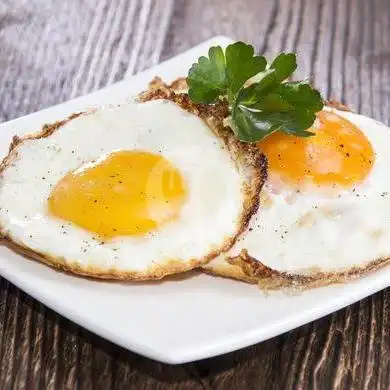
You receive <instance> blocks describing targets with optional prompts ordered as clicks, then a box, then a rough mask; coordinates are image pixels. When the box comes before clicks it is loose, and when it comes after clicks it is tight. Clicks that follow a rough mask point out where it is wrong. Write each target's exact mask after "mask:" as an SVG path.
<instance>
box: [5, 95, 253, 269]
mask: <svg viewBox="0 0 390 390" xmlns="http://www.w3.org/2000/svg"><path fill="white" fill-rule="evenodd" d="M115 150H142V151H148V152H151V153H156V154H160V155H162V156H164V157H165V158H166V159H168V160H169V161H170V162H171V163H172V164H173V165H174V166H175V167H176V168H178V169H179V171H180V172H181V174H182V176H183V178H184V181H185V183H186V186H187V189H188V191H187V192H188V197H187V200H186V202H185V204H184V206H183V208H182V210H181V214H180V217H179V218H178V219H177V220H176V221H174V222H171V223H168V224H166V225H163V226H161V227H160V228H159V229H157V230H156V231H153V232H150V233H148V234H146V235H143V236H122V237H117V238H113V239H111V240H108V241H107V242H105V243H102V242H101V241H100V240H97V239H96V237H94V235H93V234H92V233H91V232H89V231H86V230H83V229H81V228H79V227H77V226H75V225H73V224H71V223H68V222H67V221H63V220H60V219H57V218H55V217H53V216H51V215H49V214H48V211H47V198H48V196H49V194H50V192H51V190H52V189H53V188H54V187H55V185H56V184H57V183H58V182H59V180H60V179H61V178H62V177H63V176H64V175H66V174H67V173H68V172H70V171H73V170H74V169H76V168H77V167H79V166H80V165H81V164H84V163H86V162H89V161H92V160H96V159H98V158H101V156H104V155H105V154H107V153H111V152H112V151H115ZM7 160H8V161H7V166H6V168H5V169H4V170H3V172H2V175H1V181H0V205H1V209H0V226H1V233H2V234H3V236H7V237H12V240H13V241H14V242H16V243H18V244H19V245H22V246H23V247H25V248H28V249H30V250H32V251H33V252H37V253H41V254H44V255H45V256H46V257H49V258H51V259H56V258H57V259H59V258H61V264H62V265H68V266H70V267H71V268H73V269H78V270H79V271H80V270H81V271H82V273H87V274H88V272H89V271H88V270H92V269H93V270H95V271H96V270H97V272H98V273H103V274H104V273H110V275H115V274H118V275H120V274H121V273H122V274H126V273H127V274H133V275H135V276H137V275H138V276H140V277H148V276H151V277H152V276H156V275H155V274H153V272H154V271H151V269H152V268H153V267H160V271H161V267H162V268H164V267H165V268H164V270H163V271H162V272H160V273H159V274H158V275H157V276H161V275H162V274H165V273H172V272H173V271H175V270H177V269H178V267H177V263H178V262H179V263H182V264H184V266H183V267H182V269H186V267H187V268H193V267H194V266H196V265H199V264H200V263H201V262H204V261H205V259H206V258H207V256H210V254H211V253H212V252H213V251H215V250H220V249H221V247H222V246H223V245H225V244H226V240H229V239H231V238H232V237H234V236H235V234H236V233H237V232H238V229H239V223H240V218H241V217H242V213H243V207H244V201H245V196H246V195H245V191H244V188H245V185H247V184H248V183H247V177H245V175H244V174H243V172H242V171H241V170H240V167H239V166H238V165H237V162H236V161H234V159H233V158H232V156H231V155H230V153H229V151H228V150H227V148H226V147H225V145H224V144H223V142H222V141H221V140H220V139H219V138H217V137H215V136H214V134H213V133H212V131H211V130H210V128H209V127H208V126H206V125H205V124H204V122H203V121H202V120H201V119H200V118H198V117H197V116H195V115H193V114H190V113H188V112H187V111H184V110H183V109H181V108H179V107H178V106H177V105H175V104H174V103H172V102H169V101H164V100H156V101H151V102H147V103H131V104H126V105H123V106H120V107H114V108H107V109H102V110H97V111H95V112H93V113H89V114H86V115H81V116H80V117H78V118H76V119H73V120H70V121H69V122H67V123H66V124H64V125H63V126H62V127H61V128H60V129H58V130H57V131H55V132H54V133H53V134H51V135H50V136H48V137H45V138H39V139H25V140H24V141H23V142H22V143H20V144H19V145H18V146H17V147H16V148H15V149H14V150H13V151H12V152H11V154H10V155H9V156H8V159H7ZM172 260H174V261H175V262H176V263H175V264H176V265H175V266H174V267H173V268H174V269H169V267H170V262H172ZM53 261H55V260H53ZM185 264H187V266H186V265H185ZM179 268H180V266H179Z"/></svg>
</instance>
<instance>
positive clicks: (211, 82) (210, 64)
mask: <svg viewBox="0 0 390 390" xmlns="http://www.w3.org/2000/svg"><path fill="white" fill-rule="evenodd" d="M296 68H297V62H296V56H295V54H293V53H281V54H279V55H278V56H277V57H276V58H275V60H274V61H273V62H272V63H271V64H270V65H267V60H266V59H265V58H264V57H263V56H257V55H255V54H254V49H253V47H252V46H251V45H247V44H245V43H243V42H236V43H233V44H231V45H229V46H227V48H226V50H225V52H224V51H223V49H222V48H221V47H220V46H214V47H211V48H210V49H209V53H208V57H200V58H199V59H198V62H197V63H195V64H193V65H192V67H191V69H190V71H189V73H188V77H187V83H188V86H189V91H188V94H189V97H190V99H191V100H192V101H193V102H194V103H204V104H212V103H216V102H218V101H219V100H220V99H226V100H227V101H228V103H229V108H230V112H231V126H232V128H233V131H234V133H235V134H236V136H237V137H238V138H239V139H240V140H241V141H245V142H255V141H258V140H261V139H262V138H264V137H266V136H268V135H270V134H271V133H273V132H275V131H283V132H285V133H289V134H293V135H296V136H299V137H308V136H310V135H312V134H313V133H311V132H309V131H307V129H309V128H310V126H311V125H312V124H313V122H314V120H315V114H316V112H318V111H320V110H321V109H322V107H323V105H324V103H323V100H322V98H321V95H320V93H319V92H318V91H317V90H315V89H313V88H312V87H311V86H310V84H308V83H307V82H305V81H298V82H297V81H293V82H290V81H285V80H286V79H288V78H289V77H290V76H291V75H292V74H293V73H294V71H295V70H296ZM254 76H256V77H254ZM252 77H254V78H255V81H254V82H253V83H251V84H250V85H249V86H246V82H247V81H248V80H249V79H251V78H252Z"/></svg>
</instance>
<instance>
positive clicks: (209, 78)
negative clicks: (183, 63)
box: [187, 46, 227, 104]
mask: <svg viewBox="0 0 390 390" xmlns="http://www.w3.org/2000/svg"><path fill="white" fill-rule="evenodd" d="M187 83H188V86H189V91H188V95H189V97H190V99H191V100H192V101H193V102H195V103H205V104H208V103H212V102H213V101H215V100H216V99H217V98H218V97H219V96H221V95H224V94H225V93H226V88H227V80H226V62H225V55H224V53H223V50H222V48H221V47H220V46H215V47H210V49H209V58H207V57H200V58H199V60H198V62H197V63H196V64H193V65H192V67H191V69H190V71H189V73H188V77H187Z"/></svg>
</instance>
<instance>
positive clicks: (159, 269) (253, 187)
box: [0, 78, 266, 281]
mask: <svg viewBox="0 0 390 390" xmlns="http://www.w3.org/2000/svg"><path fill="white" fill-rule="evenodd" d="M184 82H185V80H184ZM174 85H175V87H179V86H183V79H178V80H177V81H176V82H174ZM155 99H167V100H170V101H172V102H174V103H176V104H177V105H179V106H180V107H182V108H183V109H185V110H187V111H189V112H191V113H193V114H195V115H198V116H199V117H200V118H202V119H203V120H204V121H206V122H207V124H208V125H209V126H210V128H211V129H212V130H213V131H214V132H215V133H216V134H217V135H218V136H219V137H221V138H222V140H223V141H224V142H225V144H226V145H227V147H228V149H229V150H230V151H232V152H233V153H232V156H238V155H240V156H243V158H244V159H245V162H246V164H248V165H249V166H250V167H251V168H252V169H253V179H252V180H251V184H250V185H248V186H247V187H246V188H245V201H244V211H243V213H242V215H241V218H240V220H239V223H238V228H237V231H236V233H235V235H233V236H232V237H228V238H225V240H224V241H223V242H222V244H221V245H220V246H219V248H217V249H215V250H214V251H211V252H210V253H209V254H208V255H207V256H204V257H202V258H200V259H199V258H198V259H190V260H188V261H186V262H185V263H183V262H181V261H179V260H177V259H170V260H167V261H166V262H165V263H164V264H158V265H157V264H156V265H154V266H152V267H150V268H149V269H147V270H145V271H142V272H138V271H129V272H118V271H117V270H114V269H113V270H106V269H100V268H99V267H96V266H95V267H92V266H90V267H81V266H80V265H79V264H77V262H73V263H72V262H69V260H65V259H64V258H62V257H53V256H50V255H49V254H47V253H43V252H39V251H37V250H33V249H31V248H28V247H27V246H25V245H24V244H23V243H21V242H18V241H17V240H16V239H15V238H13V237H12V236H11V235H10V234H8V233H6V232H5V231H4V229H3V228H2V227H1V226H0V237H1V239H2V243H3V244H4V245H6V246H8V247H9V248H11V249H13V250H15V251H17V252H19V253H21V254H23V255H25V256H27V257H29V258H32V259H34V260H38V261H41V262H43V263H45V264H47V265H49V266H52V267H54V268H56V269H59V270H62V271H66V272H71V273H74V274H77V275H81V276H88V277H91V278H100V279H118V280H134V281H136V280H137V281H138V280H150V279H161V278H163V277H164V276H167V275H172V274H176V273H180V272H186V271H189V270H191V269H193V268H196V267H199V266H201V265H204V264H206V263H208V262H209V261H211V260H212V259H213V258H214V257H216V256H217V255H218V254H220V253H222V252H226V251H227V250H228V249H230V248H231V246H232V245H233V244H234V242H235V241H236V239H237V237H238V236H239V235H240V234H241V233H242V232H243V231H244V230H245V229H246V227H247V225H248V223H249V220H250V218H251V216H252V215H253V214H254V213H256V211H257V208H258V196H257V194H258V193H259V192H260V190H261V186H262V185H263V183H264V182H265V179H266V160H265V158H264V156H263V155H261V154H260V153H259V152H258V151H257V150H256V148H253V147H251V146H250V145H247V144H243V143H240V142H239V141H237V140H235V138H234V136H233V135H232V134H231V132H230V131H229V129H227V128H224V126H223V124H222V122H223V119H224V118H225V117H226V115H227V114H228V110H227V107H226V106H225V105H223V104H221V105H217V106H215V107H210V108H207V106H203V105H194V104H192V103H191V101H190V100H189V98H188V96H187V95H185V94H176V93H175V91H174V90H173V89H172V88H171V87H170V86H167V85H165V84H164V83H162V81H161V80H160V79H157V78H156V79H155V80H153V81H152V82H151V84H150V88H149V89H148V90H147V91H146V92H144V93H142V94H141V95H140V96H139V100H140V101H148V100H155ZM86 114H87V113H82V112H81V113H76V114H73V115H71V116H70V117H68V118H67V119H65V120H63V121H58V122H56V123H53V124H49V125H45V126H43V128H42V130H41V131H40V132H39V133H37V134H33V135H26V136H24V137H14V139H13V141H12V143H11V145H10V149H9V153H8V155H7V156H6V157H5V158H4V160H3V162H2V163H1V165H0V177H1V176H2V173H3V171H4V170H5V168H6V167H7V166H8V164H10V163H11V161H12V159H13V158H15V157H16V156H17V146H18V145H20V144H21V143H22V142H23V141H25V140H29V139H39V138H45V137H48V136H50V135H51V134H53V133H54V132H55V131H56V130H58V129H59V128H61V126H63V125H64V124H66V123H68V122H69V121H71V120H73V119H75V118H77V117H79V116H81V115H86ZM0 185H1V184H0Z"/></svg>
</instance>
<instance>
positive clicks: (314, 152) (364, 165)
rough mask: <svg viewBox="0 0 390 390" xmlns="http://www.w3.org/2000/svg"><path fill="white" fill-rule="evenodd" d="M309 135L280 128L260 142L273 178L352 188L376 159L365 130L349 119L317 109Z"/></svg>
mask: <svg viewBox="0 0 390 390" xmlns="http://www.w3.org/2000/svg"><path fill="white" fill-rule="evenodd" d="M309 131H312V132H313V133H314V134H315V135H314V136H311V137H307V138H302V137H296V136H293V135H289V134H286V133H283V132H276V133H274V134H271V135H270V136H269V137H267V138H265V139H264V140H262V141H260V142H259V143H258V147H259V148H260V150H261V151H263V152H264V154H265V155H266V156H267V158H268V167H269V172H270V180H271V181H272V177H275V176H276V177H278V179H279V180H281V181H282V182H284V183H288V184H290V185H292V186H293V187H299V188H301V186H302V184H303V185H305V184H311V185H316V186H321V187H322V186H333V187H335V186H341V187H345V188H349V187H352V186H354V185H355V184H357V183H359V182H361V181H363V180H364V179H365V177H366V176H367V175H368V173H369V172H370V169H371V167H372V165H373V162H374V151H373V148H372V145H371V143H370V142H369V140H368V139H367V138H366V137H365V135H364V134H363V132H362V131H361V130H360V129H359V128H358V127H356V126H355V125H354V124H352V123H351V122H350V121H348V120H347V119H344V118H342V117H341V116H339V115H337V114H335V113H332V112H329V111H321V112H319V113H317V119H316V121H315V123H314V125H313V127H312V128H311V129H310V130H309Z"/></svg>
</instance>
